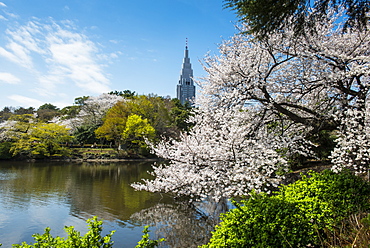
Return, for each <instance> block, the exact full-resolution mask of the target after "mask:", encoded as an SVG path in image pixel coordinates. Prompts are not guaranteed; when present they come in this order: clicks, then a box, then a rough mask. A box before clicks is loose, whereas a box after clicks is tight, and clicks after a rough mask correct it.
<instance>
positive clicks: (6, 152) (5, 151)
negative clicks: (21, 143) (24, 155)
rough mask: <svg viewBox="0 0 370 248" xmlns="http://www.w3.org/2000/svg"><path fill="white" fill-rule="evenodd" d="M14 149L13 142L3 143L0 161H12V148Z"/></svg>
mask: <svg viewBox="0 0 370 248" xmlns="http://www.w3.org/2000/svg"><path fill="white" fill-rule="evenodd" d="M11 147H12V143H11V142H1V143H0V159H10V158H12V154H11V152H10V148H11Z"/></svg>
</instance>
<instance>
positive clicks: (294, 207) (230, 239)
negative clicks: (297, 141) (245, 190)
mask: <svg viewBox="0 0 370 248" xmlns="http://www.w3.org/2000/svg"><path fill="white" fill-rule="evenodd" d="M369 199H370V185H369V183H368V182H366V181H364V180H363V179H361V178H360V177H357V176H355V175H353V174H351V173H350V172H349V171H345V172H342V173H340V174H335V173H333V172H331V171H324V172H322V173H315V172H311V173H309V175H308V176H303V178H302V179H301V180H299V181H297V182H295V183H293V184H290V185H286V186H282V187H281V188H280V191H278V192H275V194H273V195H271V196H268V195H267V194H264V193H261V194H256V193H252V194H251V197H250V198H249V199H247V200H243V201H241V204H240V205H239V204H238V203H236V202H235V205H236V208H235V209H233V210H231V211H229V212H227V213H225V214H224V215H222V217H221V220H222V222H221V223H220V225H219V226H217V227H216V230H215V232H214V233H213V235H212V238H211V241H210V243H209V244H207V245H204V246H202V247H203V248H205V247H264V248H267V247H287V248H290V247H307V246H311V247H320V244H321V241H320V240H322V239H325V233H326V232H325V231H327V230H330V229H331V228H333V227H334V226H335V225H336V224H338V223H339V222H340V221H341V220H342V219H343V218H345V217H347V216H349V215H350V214H353V213H357V212H359V211H365V212H366V211H369V208H370V207H369Z"/></svg>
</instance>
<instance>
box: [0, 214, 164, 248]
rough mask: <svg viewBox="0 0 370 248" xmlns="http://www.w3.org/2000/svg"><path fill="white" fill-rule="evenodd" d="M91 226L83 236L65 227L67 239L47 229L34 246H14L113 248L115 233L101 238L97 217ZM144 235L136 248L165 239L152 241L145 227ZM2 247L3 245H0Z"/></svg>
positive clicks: (150, 247)
mask: <svg viewBox="0 0 370 248" xmlns="http://www.w3.org/2000/svg"><path fill="white" fill-rule="evenodd" d="M86 222H87V223H88V226H89V231H88V232H87V233H86V234H85V235H84V236H81V234H80V232H78V231H76V230H75V229H74V227H73V226H69V227H65V230H66V232H67V234H68V237H67V238H61V237H59V236H57V237H53V236H52V235H51V234H50V230H51V229H50V228H49V227H47V228H45V233H44V234H34V235H32V237H33V238H34V240H35V243H33V244H27V243H26V242H23V243H22V244H20V245H19V244H14V245H13V247H14V248H41V247H45V248H51V247H55V248H109V247H113V243H114V242H113V241H112V240H111V237H112V235H113V234H114V232H115V231H111V232H110V233H109V234H107V235H105V236H104V237H103V236H101V232H102V230H103V227H102V225H103V222H102V221H99V220H98V219H97V217H93V218H91V219H88V220H87V221H86ZM143 233H144V235H143V236H142V238H141V240H140V241H139V242H138V245H137V246H136V248H154V247H157V246H158V244H159V243H160V242H162V241H164V240H165V239H159V240H151V239H149V234H148V233H149V230H148V226H145V227H144V230H143ZM0 246H1V244H0Z"/></svg>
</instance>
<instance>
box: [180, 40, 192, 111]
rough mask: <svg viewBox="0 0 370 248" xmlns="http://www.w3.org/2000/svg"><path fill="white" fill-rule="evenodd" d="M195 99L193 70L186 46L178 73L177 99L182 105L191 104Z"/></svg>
mask: <svg viewBox="0 0 370 248" xmlns="http://www.w3.org/2000/svg"><path fill="white" fill-rule="evenodd" d="M194 98H195V85H194V81H193V69H192V68H191V63H190V58H189V50H188V45H187V44H186V46H185V57H184V61H183V63H182V69H181V72H180V80H179V83H178V85H177V99H179V100H180V102H181V103H182V104H185V103H186V102H190V103H191V102H192V101H193V100H194Z"/></svg>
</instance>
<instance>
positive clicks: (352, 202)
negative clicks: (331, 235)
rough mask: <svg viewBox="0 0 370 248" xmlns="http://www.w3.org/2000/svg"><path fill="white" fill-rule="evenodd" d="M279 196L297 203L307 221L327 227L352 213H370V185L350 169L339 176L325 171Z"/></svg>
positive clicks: (286, 189)
mask: <svg viewBox="0 0 370 248" xmlns="http://www.w3.org/2000/svg"><path fill="white" fill-rule="evenodd" d="M275 197H277V198H279V199H284V200H286V201H288V202H295V203H297V204H298V206H299V208H300V209H301V210H302V211H303V213H304V214H305V216H306V218H307V219H309V220H311V222H314V223H315V224H317V225H319V228H324V227H330V226H332V225H334V224H336V223H337V222H338V221H340V220H341V219H343V218H344V217H346V216H348V215H349V214H351V213H356V212H359V211H367V210H368V209H369V208H370V202H369V199H370V198H369V197H370V185H369V183H368V182H367V181H365V180H363V179H362V178H360V177H358V176H355V175H354V174H352V173H351V172H350V171H348V170H345V171H343V172H342V173H339V174H337V173H334V172H332V171H330V170H325V171H323V172H321V173H316V172H310V173H309V174H308V176H302V179H301V180H298V181H296V182H295V183H293V184H290V185H285V186H282V187H281V188H280V191H278V192H276V196H275Z"/></svg>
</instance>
